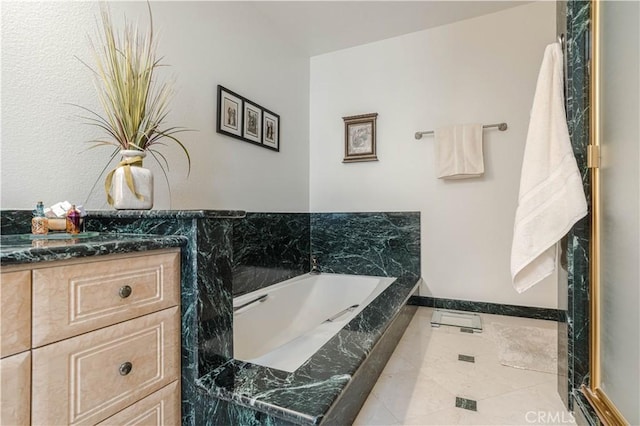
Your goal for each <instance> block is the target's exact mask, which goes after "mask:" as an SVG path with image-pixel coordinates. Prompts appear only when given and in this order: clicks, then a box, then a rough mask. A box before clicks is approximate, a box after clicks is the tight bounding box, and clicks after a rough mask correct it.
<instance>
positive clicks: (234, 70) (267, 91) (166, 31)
mask: <svg viewBox="0 0 640 426" xmlns="http://www.w3.org/2000/svg"><path fill="white" fill-rule="evenodd" d="M1 7H2V147H1V151H0V152H1V156H2V160H1V161H2V171H1V177H2V184H1V185H2V186H1V189H2V195H1V201H0V205H1V207H2V208H4V209H13V208H32V207H33V206H34V205H35V202H36V201H37V200H42V201H44V202H45V205H47V204H52V203H54V202H56V201H60V200H64V199H67V200H69V201H72V202H76V203H84V202H85V201H86V200H87V198H88V196H89V193H90V190H91V186H92V184H93V183H94V182H95V181H96V179H97V178H98V176H99V174H100V171H101V170H102V168H103V167H104V165H105V163H106V161H107V159H108V158H109V154H110V152H111V151H110V149H107V148H104V149H94V150H92V151H90V152H83V151H84V150H85V149H86V148H87V146H88V145H87V144H85V143H83V141H86V140H90V139H93V138H95V137H98V136H100V134H99V132H98V131H97V130H96V129H95V128H92V127H89V126H86V125H84V124H81V123H80V122H78V120H77V119H75V118H74V115H76V114H77V113H78V112H79V110H78V109H76V108H74V107H72V106H69V105H67V104H66V103H75V104H80V105H83V106H86V107H89V108H92V109H94V110H98V109H99V105H98V101H97V98H96V95H95V89H94V87H93V83H92V80H91V76H90V72H89V71H88V70H87V69H86V68H85V67H84V66H83V65H82V64H81V63H80V62H79V61H78V60H77V59H76V58H75V57H74V56H78V57H80V58H82V59H83V60H85V61H87V62H89V63H92V57H91V51H90V50H89V47H88V41H87V35H91V36H92V37H95V35H96V34H97V29H96V22H97V20H98V19H99V6H98V3H97V2H43V3H31V2H21V1H20V2H2V6H1ZM152 8H153V17H154V24H155V30H156V32H157V33H158V34H159V51H160V54H161V55H162V56H164V63H166V64H169V65H171V67H169V68H167V69H166V70H163V73H164V74H163V76H166V77H168V78H172V77H175V81H176V83H175V88H176V95H175V97H174V100H173V102H172V104H171V114H170V116H169V118H168V120H167V124H168V125H172V126H174V125H175V126H184V127H188V128H191V129H196V130H197V132H191V133H184V134H182V137H181V138H182V139H183V141H184V142H185V144H186V145H187V147H188V149H189V151H190V154H191V158H192V170H191V176H190V177H189V178H188V179H187V178H186V170H187V163H186V160H185V159H184V157H183V156H182V155H181V154H180V152H179V151H178V149H177V148H169V149H166V150H165V152H166V153H168V154H169V155H170V156H171V162H170V166H171V172H170V175H169V178H170V181H171V191H172V203H171V204H170V203H169V197H168V189H167V185H166V183H165V182H164V178H163V177H162V173H161V171H160V170H159V169H158V167H155V165H154V164H153V160H145V166H146V167H149V168H151V169H152V170H154V174H155V198H156V202H155V206H154V208H160V209H162V208H178V209H188V208H219V209H245V210H254V211H308V208H309V205H308V204H309V182H308V168H309V144H308V137H309V136H308V135H309V92H308V87H309V60H308V57H306V56H305V55H303V54H301V53H297V52H296V51H295V50H293V49H292V47H291V46H289V44H288V41H286V40H283V39H282V38H281V37H280V36H279V35H278V33H277V32H276V31H277V30H274V29H273V28H271V27H269V26H268V25H267V24H266V23H264V19H263V17H261V16H259V15H258V14H257V13H256V12H255V11H254V10H253V8H252V7H251V6H250V5H248V4H247V3H242V2H152ZM111 9H112V12H113V16H114V19H117V20H118V21H121V20H122V16H123V15H124V14H126V16H127V18H128V19H129V20H132V21H135V20H136V19H139V22H140V25H141V26H146V25H147V17H146V3H144V2H114V3H112V4H111ZM217 84H222V85H224V86H226V87H228V88H229V89H231V90H234V91H236V92H238V93H240V94H241V95H244V96H245V97H247V98H249V99H251V100H253V101H254V102H257V103H259V104H261V105H263V106H264V107H266V108H268V109H270V110H272V111H274V112H276V113H278V114H280V115H281V117H282V119H281V135H280V137H281V151H280V153H276V152H273V151H270V150H267V149H264V148H260V147H256V146H254V145H251V144H248V143H245V142H241V141H238V140H235V139H232V138H229V137H226V136H222V135H219V134H217V133H216V132H215V113H216V106H215V103H216V85H217ZM102 182H103V179H101V180H100V182H99V184H98V186H97V188H96V189H95V190H94V191H93V192H92V195H91V196H90V197H89V198H88V202H87V203H86V206H87V207H89V208H94V209H96V208H109V207H108V205H107V204H106V201H105V196H104V190H103V183H102Z"/></svg>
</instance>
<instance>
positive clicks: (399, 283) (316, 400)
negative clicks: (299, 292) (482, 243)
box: [196, 275, 419, 425]
mask: <svg viewBox="0 0 640 426" xmlns="http://www.w3.org/2000/svg"><path fill="white" fill-rule="evenodd" d="M418 283H419V281H418V278H417V277H415V276H413V275H407V276H403V277H400V278H398V279H396V281H394V282H393V283H392V284H391V285H390V286H389V287H388V288H387V289H386V290H385V291H384V292H382V294H380V295H379V296H378V297H377V298H376V299H375V300H374V301H373V302H372V303H371V304H369V305H368V306H367V307H366V308H365V309H364V310H362V311H361V312H360V313H359V314H358V315H357V316H356V317H355V318H354V319H353V320H351V321H350V322H349V323H348V324H347V325H346V326H345V327H344V328H343V329H342V330H340V331H339V332H338V334H336V335H335V336H334V337H333V338H332V339H331V340H329V341H328V342H327V343H326V344H325V345H324V346H323V347H322V348H320V350H319V351H318V352H316V353H315V354H314V355H313V356H312V357H311V358H309V359H308V360H307V361H306V362H305V363H304V364H303V365H302V366H301V367H300V368H298V369H297V370H296V371H294V372H293V373H289V372H286V371H282V370H277V369H274V368H269V367H263V366H260V365H256V364H252V363H249V362H243V361H238V360H231V361H228V362H227V363H225V364H223V365H222V366H220V367H218V368H216V369H215V370H213V371H212V372H210V373H208V374H206V375H204V376H203V377H201V378H200V379H198V380H197V381H196V382H197V386H198V387H199V388H200V390H201V391H202V392H205V393H207V394H208V395H210V396H213V397H217V398H220V399H223V400H227V401H232V402H235V403H236V404H239V405H242V406H245V407H248V408H251V409H255V410H258V411H261V412H263V413H266V414H268V415H272V416H275V417H277V418H279V419H282V420H284V421H285V422H290V423H294V424H300V425H318V424H320V422H321V421H322V420H323V418H324V416H325V414H326V413H327V412H328V411H329V408H330V407H331V406H332V404H333V403H334V402H335V401H336V399H337V398H338V397H339V396H340V394H341V393H342V392H343V390H344V389H345V388H346V387H347V386H348V385H349V383H350V382H351V379H352V377H353V375H354V373H355V372H356V370H357V369H358V367H359V366H360V364H361V363H362V361H363V359H364V358H366V357H367V356H368V355H369V353H370V352H371V350H372V349H373V347H374V346H375V344H376V343H377V342H378V341H379V340H380V338H381V336H382V334H383V333H384V332H385V330H386V327H387V325H388V324H389V323H390V321H391V320H392V319H393V318H395V316H396V315H397V314H398V313H399V311H400V309H401V308H402V307H403V306H404V305H405V304H406V303H407V300H408V299H409V297H410V296H411V295H412V294H413V293H414V291H415V290H416V288H417V286H418Z"/></svg>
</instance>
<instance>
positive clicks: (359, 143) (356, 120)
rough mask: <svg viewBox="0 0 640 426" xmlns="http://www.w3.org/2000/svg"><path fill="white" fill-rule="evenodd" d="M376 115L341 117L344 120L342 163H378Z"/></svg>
mask: <svg viewBox="0 0 640 426" xmlns="http://www.w3.org/2000/svg"><path fill="white" fill-rule="evenodd" d="M377 118H378V113H371V114H363V115H353V116H350V117H342V119H343V120H344V160H342V162H343V163H353V162H357V161H378V157H377V155H376V119H377Z"/></svg>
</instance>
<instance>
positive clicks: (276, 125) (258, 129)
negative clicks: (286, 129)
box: [216, 84, 280, 152]
mask: <svg viewBox="0 0 640 426" xmlns="http://www.w3.org/2000/svg"><path fill="white" fill-rule="evenodd" d="M217 106H218V110H217V113H216V132H217V133H220V134H223V135H226V136H230V137H232V138H235V139H239V140H241V141H244V142H248V143H251V144H253V145H259V146H261V147H263V148H267V149H270V150H273V151H277V152H279V151H280V116H279V115H278V114H276V113H274V112H273V111H270V110H268V109H266V108H264V107H262V106H260V105H258V104H257V103H255V102H253V101H250V100H249V99H247V98H245V97H244V96H242V95H239V94H238V93H235V92H233V91H232V90H229V89H227V88H226V87H224V86H222V85H220V84H219V85H218V90H217ZM265 117H267V119H266V121H265ZM267 132H268V137H265V135H266V133H267Z"/></svg>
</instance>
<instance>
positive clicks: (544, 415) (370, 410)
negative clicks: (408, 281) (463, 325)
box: [354, 308, 574, 425]
mask: <svg viewBox="0 0 640 426" xmlns="http://www.w3.org/2000/svg"><path fill="white" fill-rule="evenodd" d="M432 313H433V309H431V308H419V309H418V312H417V313H416V315H415V317H414V318H413V320H412V322H411V323H410V324H409V327H408V328H407V330H406V332H405V334H404V336H403V337H402V339H401V340H400V342H399V344H398V346H397V348H396V350H395V351H394V353H393V355H392V357H391V359H390V360H389V362H388V363H387V366H386V367H385V369H384V371H383V372H382V374H381V376H380V378H379V379H378V382H377V383H376V385H375V387H374V388H373V390H372V391H371V394H370V395H369V398H368V399H367V401H366V402H365V404H364V406H363V407H362V409H361V411H360V413H359V415H358V417H357V418H356V420H355V422H354V424H355V425H531V424H537V425H566V424H574V422H573V418H572V417H571V415H570V414H569V413H568V412H566V411H565V408H564V405H563V404H562V401H561V400H560V397H559V396H558V394H557V390H556V387H557V385H556V383H557V376H556V374H555V373H553V372H540V371H533V370H529V369H520V368H514V367H509V366H505V365H502V364H501V362H500V357H499V353H500V347H499V346H500V345H499V344H498V343H497V342H498V340H499V339H497V338H496V334H497V330H498V329H499V328H500V325H504V326H517V327H523V331H525V330H527V329H526V328H524V327H539V328H543V329H551V330H556V327H557V324H556V323H555V322H553V321H543V320H533V319H528V318H517V317H506V316H500V315H489V314H481V317H482V323H483V328H484V330H483V332H482V333H474V334H469V333H462V332H460V329H459V328H458V327H449V326H441V327H439V328H432V327H431V326H430V320H431V315H432ZM529 330H530V329H529ZM553 335H555V333H553ZM549 340H550V341H549V342H548V345H552V346H553V348H555V347H556V345H557V342H556V338H555V337H554V338H552V339H551V338H550V339H549ZM553 352H554V353H555V349H554V350H553ZM458 354H464V355H472V356H474V357H475V363H469V362H463V361H459V360H458ZM456 397H462V398H467V399H472V400H475V401H477V411H470V410H466V409H463V408H457V407H456V406H455V401H456Z"/></svg>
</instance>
